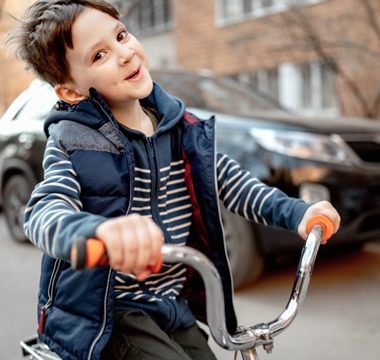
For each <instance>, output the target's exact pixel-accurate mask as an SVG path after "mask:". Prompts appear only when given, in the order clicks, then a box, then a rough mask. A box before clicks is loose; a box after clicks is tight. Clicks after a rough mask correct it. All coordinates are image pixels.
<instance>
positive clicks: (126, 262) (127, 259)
mask: <svg viewBox="0 0 380 360" xmlns="http://www.w3.org/2000/svg"><path fill="white" fill-rule="evenodd" d="M121 233H122V234H121V242H122V244H123V249H122V250H123V264H122V266H121V269H120V270H121V272H122V273H123V274H130V273H131V272H132V269H133V266H134V264H135V262H136V257H137V253H138V241H137V239H136V233H135V231H134V228H133V226H132V225H131V222H130V221H125V222H124V223H123V226H122V230H121Z"/></svg>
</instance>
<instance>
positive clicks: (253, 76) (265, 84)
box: [233, 68, 279, 100]
mask: <svg viewBox="0 0 380 360" xmlns="http://www.w3.org/2000/svg"><path fill="white" fill-rule="evenodd" d="M233 77H234V78H236V79H237V80H239V81H240V82H243V83H245V84H248V85H250V86H252V87H254V88H255V89H256V90H257V91H258V92H260V93H262V94H265V95H267V96H270V97H271V98H273V99H276V100H279V87H278V84H279V79H278V68H273V69H263V70H259V71H252V72H246V73H240V74H238V75H237V76H233Z"/></svg>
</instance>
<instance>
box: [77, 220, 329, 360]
mask: <svg viewBox="0 0 380 360" xmlns="http://www.w3.org/2000/svg"><path fill="white" fill-rule="evenodd" d="M307 228H308V232H309V235H308V237H307V239H306V242H305V245H304V247H303V250H302V254H301V259H300V262H299V265H298V270H297V274H296V278H295V281H294V285H293V290H292V293H291V296H290V299H289V301H288V303H287V305H286V308H285V310H284V311H283V312H282V313H281V314H280V316H279V317H277V318H276V319H275V320H273V321H271V322H269V323H261V324H257V325H255V326H252V327H249V328H244V327H239V328H238V330H237V333H235V334H234V335H231V334H229V332H228V331H227V327H226V318H225V310H224V296H223V286H222V282H221V280H220V276H219V273H218V271H217V270H216V268H215V266H214V265H213V263H212V262H211V261H210V260H209V259H208V258H207V257H206V256H205V255H203V254H202V253H201V252H199V251H197V250H195V249H192V248H190V247H187V246H175V245H163V246H162V248H161V252H162V259H163V261H164V262H165V263H183V264H186V265H190V266H192V267H193V268H194V269H195V270H197V271H198V272H199V273H200V275H201V276H202V278H203V282H204V285H205V288H206V306H207V320H208V325H209V328H210V331H211V334H212V336H213V338H214V340H215V341H216V342H217V343H218V344H219V345H220V346H221V347H223V348H225V349H228V350H235V351H236V350H240V351H249V350H252V349H255V348H256V347H257V346H260V345H264V348H265V349H266V350H267V351H268V352H270V351H271V347H273V345H272V343H273V337H274V336H277V335H279V334H280V333H281V332H283V331H284V330H285V329H286V328H287V327H288V326H289V325H290V324H291V323H292V321H293V320H294V318H295V316H296V314H297V311H298V309H299V307H300V306H301V304H302V302H303V300H304V298H305V296H306V293H307V289H308V286H309V282H310V277H311V273H312V271H313V266H314V262H315V259H316V256H317V252H318V249H319V245H320V243H321V240H322V239H324V240H327V239H326V238H327V237H330V236H331V235H332V233H333V224H332V222H331V221H330V219H328V218H327V217H325V216H322V217H321V216H318V217H313V218H312V219H311V220H310V221H309V223H308V227H307ZM94 241H96V242H99V240H94ZM78 243H79V245H80V246H77V247H76V248H75V249H74V250H73V252H72V256H73V258H72V265H74V266H73V268H76V267H75V266H76V265H77V264H78V259H79V258H81V257H84V258H85V259H86V251H88V252H91V251H93V250H94V249H95V247H96V248H97V249H98V250H97V251H98V252H99V249H101V252H100V255H101V256H100V257H99V259H100V260H99V261H96V262H95V263H94V262H93V260H91V261H88V262H87V267H89V266H90V265H93V264H95V265H94V266H97V265H102V264H103V265H104V264H105V256H106V253H105V247H104V245H103V247H101V246H99V245H98V244H96V246H95V247H93V245H92V243H91V242H90V243H89V244H88V246H87V249H86V248H85V246H83V240H81V241H79V242H78ZM77 245H78V244H77ZM83 250H84V251H85V252H84V255H83ZM91 256H92V255H91ZM91 256H90V258H91V259H95V258H92V257H91ZM81 261H82V264H83V259H81ZM160 267H161V265H160ZM76 269H78V268H76Z"/></svg>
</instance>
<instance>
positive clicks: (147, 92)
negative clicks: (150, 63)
mask: <svg viewBox="0 0 380 360" xmlns="http://www.w3.org/2000/svg"><path fill="white" fill-rule="evenodd" d="M152 90H153V81H152V79H151V78H150V77H149V81H147V84H146V85H145V86H144V91H143V93H144V95H143V97H141V99H145V98H146V97H148V96H149V95H150V93H151V92H152Z"/></svg>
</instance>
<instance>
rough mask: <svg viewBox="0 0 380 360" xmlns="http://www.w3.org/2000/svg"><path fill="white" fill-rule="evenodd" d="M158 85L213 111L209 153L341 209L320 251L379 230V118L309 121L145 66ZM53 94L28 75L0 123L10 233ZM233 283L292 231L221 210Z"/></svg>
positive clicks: (283, 250)
mask: <svg viewBox="0 0 380 360" xmlns="http://www.w3.org/2000/svg"><path fill="white" fill-rule="evenodd" d="M151 74H152V77H153V79H154V80H155V81H157V82H158V83H159V84H160V85H161V86H162V87H163V88H164V89H165V90H166V91H167V92H169V93H170V94H173V95H175V96H177V97H179V98H181V99H183V100H184V101H185V103H186V105H187V107H188V111H190V112H192V113H194V114H195V115H197V116H199V117H200V118H208V117H209V116H210V115H213V114H215V115H216V118H217V139H218V151H219V152H222V153H227V154H228V155H230V156H231V157H232V158H234V159H235V160H237V161H239V162H240V163H241V164H242V166H243V167H244V168H246V169H248V170H249V171H250V172H251V173H252V174H253V175H254V176H255V177H257V178H258V179H260V180H261V181H263V182H265V183H266V184H268V185H270V186H275V187H278V188H279V189H281V190H282V191H284V192H285V193H287V194H288V195H289V196H293V197H300V198H302V199H304V200H305V201H308V202H316V201H321V200H329V201H331V203H332V204H333V206H334V207H335V208H336V209H337V210H338V212H339V213H340V215H341V218H342V223H341V228H340V230H339V232H338V233H337V234H336V235H334V237H333V239H332V240H331V241H330V242H329V243H328V244H327V245H326V246H324V248H327V249H328V248H331V247H334V246H341V245H348V244H360V243H363V242H365V241H368V240H372V239H375V238H378V237H379V235H380V221H379V220H380V123H377V122H376V121H372V120H367V119H361V118H357V119H354V118H333V119H332V118H329V119H310V118H304V117H298V116H295V115H292V114H290V113H288V112H286V111H285V110H283V109H282V108H281V107H280V105H279V104H277V103H276V102H275V101H273V100H271V99H269V98H265V97H263V96H261V95H259V94H257V93H256V92H255V91H253V89H251V88H249V87H246V86H244V85H242V84H240V83H237V82H235V81H233V80H231V79H226V78H218V77H214V76H212V75H210V74H207V73H203V74H195V73H189V72H180V71H152V72H151ZM56 100H57V97H56V95H55V93H54V91H53V89H52V88H51V87H50V86H49V85H47V84H46V83H43V82H40V81H38V80H35V81H34V82H33V83H32V84H31V86H30V87H29V88H28V89H27V90H26V91H24V92H23V93H22V94H21V95H20V96H19V97H18V98H17V99H16V100H15V101H14V102H13V104H12V105H11V106H10V107H9V109H8V110H7V112H6V113H5V114H4V116H3V117H2V119H1V120H0V186H1V198H0V203H1V205H2V207H3V209H4V213H5V216H6V220H7V224H8V225H9V229H10V231H11V233H12V236H13V237H14V239H15V240H18V241H24V240H26V238H25V235H24V233H23V227H22V223H23V214H24V210H25V206H26V203H27V201H28V200H29V196H30V193H31V192H32V189H33V188H34V186H35V185H36V184H37V183H38V182H40V181H42V180H43V170H42V166H41V164H42V158H43V153H44V149H45V144H46V138H45V135H44V134H43V131H42V125H43V120H44V119H45V118H46V116H47V114H48V112H49V110H50V109H51V107H52V105H54V103H55V102H56ZM221 213H222V220H223V222H224V225H225V234H226V239H227V251H228V254H229V258H230V263H231V268H232V272H233V276H234V282H235V288H238V287H241V286H243V285H245V284H247V283H250V282H252V281H253V280H255V279H257V278H258V277H259V276H260V274H261V273H262V271H263V268H264V264H265V260H266V259H267V258H268V256H278V255H279V254H280V255H283V254H288V253H293V252H299V251H300V249H301V248H302V246H303V241H302V240H301V239H300V238H299V236H297V235H296V234H294V233H291V232H289V231H284V230H276V229H272V228H267V227H264V226H262V225H257V224H254V223H251V222H248V221H246V220H245V219H244V218H240V217H238V216H236V215H234V214H232V213H230V212H228V211H227V210H225V209H224V207H223V206H222V207H221Z"/></svg>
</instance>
